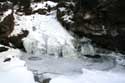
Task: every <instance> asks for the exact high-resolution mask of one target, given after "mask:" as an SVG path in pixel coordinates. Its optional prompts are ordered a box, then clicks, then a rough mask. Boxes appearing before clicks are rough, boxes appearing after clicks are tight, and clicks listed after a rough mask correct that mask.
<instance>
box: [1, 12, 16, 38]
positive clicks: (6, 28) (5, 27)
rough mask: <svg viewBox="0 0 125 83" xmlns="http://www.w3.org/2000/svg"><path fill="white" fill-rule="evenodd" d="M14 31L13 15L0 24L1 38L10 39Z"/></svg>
mask: <svg viewBox="0 0 125 83" xmlns="http://www.w3.org/2000/svg"><path fill="white" fill-rule="evenodd" d="M13 29H14V16H13V14H12V13H11V14H10V15H8V16H7V17H5V18H4V20H3V21H2V22H1V23H0V37H1V38H4V37H8V36H9V35H10V33H11V32H12V31H13Z"/></svg>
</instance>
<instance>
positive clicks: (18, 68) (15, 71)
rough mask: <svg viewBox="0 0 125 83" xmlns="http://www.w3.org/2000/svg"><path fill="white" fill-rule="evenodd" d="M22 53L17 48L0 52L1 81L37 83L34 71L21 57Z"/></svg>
mask: <svg viewBox="0 0 125 83" xmlns="http://www.w3.org/2000/svg"><path fill="white" fill-rule="evenodd" d="M20 55H21V52H20V51H19V50H16V49H15V50H14V49H9V50H8V51H7V52H1V53H0V83H35V81H34V78H33V74H32V72H31V71H29V70H28V69H27V67H26V66H25V62H24V61H22V60H20V59H19V56H20Z"/></svg>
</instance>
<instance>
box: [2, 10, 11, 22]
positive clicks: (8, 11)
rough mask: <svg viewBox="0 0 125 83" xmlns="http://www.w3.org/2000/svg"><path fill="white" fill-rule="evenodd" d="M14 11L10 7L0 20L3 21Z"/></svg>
mask: <svg viewBox="0 0 125 83" xmlns="http://www.w3.org/2000/svg"><path fill="white" fill-rule="evenodd" d="M11 13H12V10H11V9H8V10H7V11H5V12H4V13H3V15H2V17H1V16H0V22H2V21H3V20H4V18H5V17H7V16H8V15H10V14H11Z"/></svg>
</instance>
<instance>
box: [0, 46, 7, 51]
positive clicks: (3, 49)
mask: <svg viewBox="0 0 125 83" xmlns="http://www.w3.org/2000/svg"><path fill="white" fill-rule="evenodd" d="M7 50H8V48H6V47H0V52H4V51H7Z"/></svg>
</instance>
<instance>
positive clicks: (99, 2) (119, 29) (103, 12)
mask: <svg viewBox="0 0 125 83" xmlns="http://www.w3.org/2000/svg"><path fill="white" fill-rule="evenodd" d="M71 3H74V4H71ZM124 4H125V1H123V0H114V1H112V0H93V1H91V0H78V1H73V0H72V1H70V4H69V3H68V2H66V1H65V2H63V3H62V2H60V4H59V5H58V6H57V18H58V20H59V21H60V22H61V24H62V25H63V26H64V27H65V28H66V29H67V30H68V31H70V32H72V33H74V35H75V36H77V37H79V38H82V37H84V36H85V37H88V38H90V39H91V40H92V42H93V43H95V44H96V45H97V46H98V47H101V48H106V49H109V50H113V51H117V52H121V53H125V46H124V42H125V33H124V32H125V12H124V11H123V10H124V8H125V5H124Z"/></svg>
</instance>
